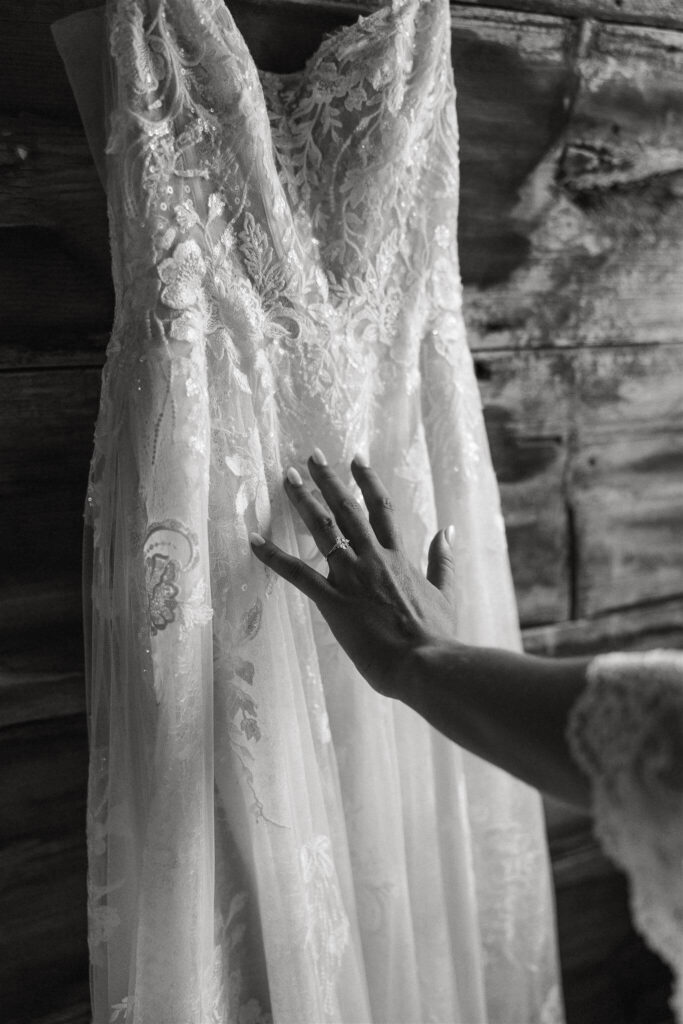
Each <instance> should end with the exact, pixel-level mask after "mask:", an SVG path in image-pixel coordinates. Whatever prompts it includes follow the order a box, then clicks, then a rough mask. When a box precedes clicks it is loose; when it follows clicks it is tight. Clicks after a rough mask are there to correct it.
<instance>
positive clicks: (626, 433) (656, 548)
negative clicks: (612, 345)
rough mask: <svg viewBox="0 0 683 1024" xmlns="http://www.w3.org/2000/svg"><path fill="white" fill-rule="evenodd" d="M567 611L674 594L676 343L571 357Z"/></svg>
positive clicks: (681, 376)
mask: <svg viewBox="0 0 683 1024" xmlns="http://www.w3.org/2000/svg"><path fill="white" fill-rule="evenodd" d="M577 378H578V380H577V406H576V451H575V455H574V457H573V459H572V464H571V480H570V483H569V496H570V501H571V504H572V507H573V511H574V522H575V529H576V536H575V555H576V561H575V570H574V571H575V581H576V614H577V616H579V617H583V616H591V615H594V614H595V613H597V612H604V611H607V610H609V609H615V608H625V607H628V606H634V605H638V604H640V603H646V602H650V601H653V600H661V599H663V598H665V597H669V596H675V595H678V596H680V595H682V594H683V547H682V546H681V543H680V541H681V535H682V526H681V524H682V523H683V347H681V346H677V345H669V346H667V345H661V346H656V347H647V346H645V347H643V348H638V349H628V348H627V349H620V350H613V351H609V350H602V351H596V350H585V349H584V350H583V351H581V353H580V356H579V359H578V369H577Z"/></svg>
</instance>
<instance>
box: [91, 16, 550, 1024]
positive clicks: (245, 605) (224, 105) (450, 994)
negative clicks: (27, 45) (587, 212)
mask: <svg viewBox="0 0 683 1024" xmlns="http://www.w3.org/2000/svg"><path fill="white" fill-rule="evenodd" d="M107 33H108V41H109V49H110V54H111V59H110V60H109V61H108V67H107V86H106V94H107V103H108V115H107V117H108V120H107V133H108V150H107V152H108V156H107V193H108V203H109V217H110V228H111V243H112V257H113V274H114V282H115V288H116V313H115V322H114V327H113V332H112V337H111V342H110V345H109V347H108V351H107V361H106V366H105V370H104V374H103V380H102V396H101V405H100V411H99V417H98V421H97V429H96V437H95V451H94V456H93V460H92V469H91V478H90V485H89V492H88V511H87V521H88V524H89V526H88V532H87V534H86V544H87V555H88V557H87V559H86V562H87V564H88V568H87V569H86V572H87V591H86V605H87V608H88V615H87V616H86V618H89V619H90V621H89V623H88V625H87V635H88V662H89V663H88V667H87V674H88V712H89V728H90V745H91V761H90V782H89V810H88V843H89V938H90V951H91V961H92V995H93V1013H94V1020H95V1022H96V1024H105V1022H110V1021H111V1022H112V1024H122V1022H124V1021H125V1022H128V1024H132V1022H134V1024H228V1022H230V1024H263V1022H266V1021H269V1020H271V1015H272V1019H273V1020H274V1021H275V1022H276V1024H323V1022H327V1021H330V1022H331V1021H339V1022H344V1024H364V1022H386V1024H401V1022H403V1024H427V1022H444V1024H486V1022H491V1024H493V1022H497V1024H536V1022H538V1024H555V1022H558V1021H560V1020H561V1019H562V1011H561V1005H560V1002H561V1001H560V995H559V989H558V981H557V969H556V949H555V937H554V924H553V911H552V896H551V886H550V880H549V870H548V862H547V854H546V848H545V842H544V829H543V820H542V813H541V807H540V802H539V798H538V795H537V794H536V793H535V792H532V791H531V790H530V789H528V788H526V787H525V786H524V785H522V784H520V783H518V782H516V781H513V780H512V779H511V778H509V777H508V776H506V775H505V774H503V773H502V772H500V771H498V770H497V769H494V768H491V767H489V766H486V765H485V764H483V763H482V762H480V761H478V760H476V759H475V758H473V757H471V756H466V755H464V754H463V753H462V752H461V751H460V750H459V749H458V748H456V747H455V746H454V745H452V744H451V743H450V742H448V741H447V740H445V739H444V738H442V737H441V736H440V735H438V734H437V733H436V732H434V731H433V730H432V729H431V728H430V727H429V726H427V725H426V723H425V722H424V721H422V720H421V719H419V718H418V717H417V716H416V715H415V714H414V713H412V712H411V711H410V710H409V709H407V708H406V707H405V706H403V705H400V704H398V703H395V702H392V701H390V700H386V699H383V698H381V697H379V696H378V695H376V694H375V693H374V692H373V691H372V690H371V689H370V687H369V686H368V685H367V684H366V683H365V682H364V681H363V680H362V679H361V678H360V677H359V676H358V674H357V673H356V672H355V670H354V668H353V667H352V665H351V663H350V662H349V661H348V659H347V658H346V656H345V655H344V654H343V653H342V652H341V651H340V650H339V648H338V647H337V645H336V643H335V642H334V640H333V638H332V636H331V634H330V632H329V631H328V629H327V627H326V625H325V623H324V622H323V621H322V620H321V618H320V616H319V615H318V614H317V612H316V609H315V608H314V607H313V606H312V605H311V604H310V603H308V602H307V601H306V600H305V599H304V598H303V597H302V596H301V595H300V594H299V593H298V592H297V591H296V590H295V589H294V588H293V587H291V586H287V585H286V584H285V583H283V582H282V581H278V580H277V579H276V578H274V576H273V575H272V574H271V573H269V572H268V571H266V570H264V567H263V566H262V565H261V564H260V563H258V562H257V561H256V559H254V558H253V556H252V555H251V553H250V548H249V543H248V539H247V538H248V533H249V531H251V530H257V531H259V532H261V533H265V534H268V535H270V536H272V537H273V539H274V540H275V541H276V542H277V543H278V544H280V545H281V546H282V547H284V548H286V549H287V550H290V551H293V552H298V553H299V554H301V556H302V557H305V558H306V559H309V560H310V561H311V562H312V563H314V564H316V565H318V566H321V562H322V560H321V558H320V556H319V555H318V554H317V553H316V551H315V549H314V547H313V545H312V542H311V540H310V537H309V536H308V534H307V531H306V530H305V529H304V528H303V527H302V524H301V523H300V522H299V521H298V519H297V517H296V515H294V514H293V513H292V509H291V507H290V506H289V503H288V502H287V500H286V498H285V497H284V493H283V488H282V479H283V474H284V471H285V470H286V468H287V466H289V465H294V466H297V467H298V468H299V469H300V470H301V471H302V472H303V473H304V475H305V473H306V470H305V462H306V459H307V457H308V455H309V454H310V451H311V449H312V447H313V445H314V444H317V445H319V446H320V447H321V448H322V449H323V450H324V451H325V453H326V454H327V457H328V459H329V461H330V463H331V464H333V465H334V466H335V468H336V469H337V470H338V472H340V473H341V474H342V475H343V477H344V479H346V480H349V479H350V475H349V473H348V462H349V460H350V458H351V456H352V455H353V453H354V452H356V451H360V452H363V453H365V454H366V455H368V456H369V458H370V460H371V462H372V465H373V466H374V467H375V468H376V469H377V470H378V471H379V473H380V474H381V476H382V478H383V480H384V482H385V483H386V485H387V487H388V489H389V491H390V492H391V493H392V495H393V496H394V498H395V500H396V504H397V513H398V517H399V519H400V522H401V524H402V527H403V530H404V534H405V538H406V543H407V546H408V550H409V554H410V556H411V557H412V558H413V559H415V560H416V561H419V562H421V563H422V564H424V562H425V553H426V548H427V544H428V542H429V540H430V538H431V536H432V535H433V533H434V532H435V531H436V529H437V527H438V526H443V525H446V524H448V523H451V522H452V523H454V524H455V527H456V531H457V538H458V539H457V563H458V579H459V586H460V590H459V595H458V600H457V607H456V609H455V612H454V617H453V630H454V634H455V635H457V636H458V637H459V638H461V639H462V640H464V641H470V642H473V643H478V644H491V645H496V646H499V647H501V646H502V647H509V648H518V647H519V642H520V641H519V632H518V625H517V615H516V609H515V600H514V594H513V589H512V585H511V580H510V572H509V566H508V559H507V553H506V543H505V534H504V528H503V520H502V517H501V513H500V506H499V497H498V492H497V487H496V481H495V478H494V475H493V472H492V468H491V461H490V457H489V451H488V446H487V441H486V435H485V432H484V426H483V421H482V414H481V408H480V400H479V395H478V391H477V385H476V380H475V377H474V374H473V367H472V360H471V357H470V354H469V351H468V348H467V344H466V339H465V332H464V327H463V319H462V313H461V287H460V280H459V270H458V254H457V244H456V222H457V207H458V158H457V148H458V135H457V124H456V113H455V94H454V87H453V78H452V69H451V62H450V61H451V58H450V22H449V6H448V3H447V0H427V2H425V0H404V2H395V3H394V4H393V6H391V7H390V6H386V7H383V8H381V9H379V10H377V11H376V12H374V13H373V14H372V15H371V16H369V17H367V18H361V19H359V21H358V22H357V23H356V24H354V25H351V26H350V27H346V28H342V29H341V30H339V31H337V32H335V33H333V34H332V35H331V36H329V37H327V38H326V39H325V40H324V41H323V42H322V44H321V45H320V47H319V48H318V50H317V51H316V53H315V54H314V55H313V57H312V58H311V59H310V60H309V61H308V63H307V65H306V67H305V69H304V70H303V71H301V72H300V73H296V74H289V75H276V74H270V73H264V72H258V71H257V69H256V67H255V65H254V62H253V59H252V57H251V56H250V54H249V52H248V50H247V48H246V46H245V43H244V40H243V39H242V37H241V35H240V33H239V32H238V31H237V29H236V27H235V24H234V22H233V19H232V17H231V15H230V13H229V12H228V10H226V8H225V6H224V5H223V3H222V2H219V0H110V2H109V3H108V6H107ZM90 561H92V566H91V567H90V565H89V563H90Z"/></svg>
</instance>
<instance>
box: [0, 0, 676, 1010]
mask: <svg viewBox="0 0 683 1024" xmlns="http://www.w3.org/2000/svg"><path fill="white" fill-rule="evenodd" d="M91 6H93V4H92V2H90V0H4V3H3V5H2V7H1V8H0V325H1V330H0V527H1V528H0V566H1V567H2V571H1V573H0V759H1V767H2V771H0V807H1V808H2V816H1V817H0V928H1V930H0V1000H2V1002H1V1003H0V1018H2V1019H3V1020H5V1021H8V1022H9V1021H13V1022H19V1021H22V1022H23V1021H34V1022H38V1021H42V1022H43V1024H48V1021H49V1022H53V1024H56V1022H57V1021H63V1022H67V1021H68V1022H70V1024H76V1022H77V1021H78V1022H82V1021H83V1022H84V1021H86V1020H87V1019H88V1001H87V951H86V947H85V938H84V936H85V924H84V914H85V908H84V903H85V893H84V877H85V850H84V837H83V831H84V784H85V769H86V735H85V723H84V705H83V690H82V660H81V650H80V595H79V556H80V532H81V523H82V521H81V506H82V500H83V491H84V485H85V479H86V472H87V464H88V458H89V452H90V445H91V438H92V427H93V420H94V415H95V410H96V403H97V395H98V386H99V372H100V368H101V365H102V359H103V352H104V346H105V344H106V337H107V330H108V328H109V325H110V322H111V316H112V291H111V281H110V276H109V248H108V241H107V228H106V209H105V201H104V196H103V193H102V190H101V187H100V184H99V181H98V179H97V176H96V173H95V170H94V166H93V164H92V161H91V158H90V155H89V151H88V148H87V144H86V142H85V138H84V134H83V130H82V127H81V125H80V121H79V118H78V113H77V110H76V106H75V103H74V100H73V97H72V94H71V91H70V88H69V85H68V82H67V80H66V76H65V74H64V71H63V68H62V65H61V62H60V60H59V57H58V55H57V52H56V50H55V47H54V44H53V41H52V37H51V35H50V32H49V24H50V22H51V21H53V20H55V19H57V18H59V17H61V16H63V15H66V14H68V13H71V12H73V11H76V10H80V9H83V8H87V7H91ZM230 7H231V9H232V10H233V12H234V13H235V16H236V18H237V20H238V22H239V24H240V27H242V29H243V31H244V34H245V36H246V38H247V41H248V43H249V44H250V46H251V48H252V51H253V53H254V55H255V57H256V59H257V62H258V63H259V64H260V65H261V66H262V67H265V68H268V69H271V70H281V71H287V70H293V69H295V68H297V67H299V66H301V64H302V63H303V61H304V60H305V58H306V57H307V56H308V55H309V54H310V52H312V50H313V49H314V48H315V46H316V45H317V43H318V41H319V40H320V37H321V35H322V33H323V32H324V31H326V30H328V29H330V28H333V27H334V26H335V25H337V24H339V23H341V22H343V21H349V20H351V19H352V18H353V17H355V16H356V15H357V13H358V12H359V11H363V10H364V9H365V8H364V7H363V5H362V4H354V3H345V4H342V3H337V2H336V0H258V2H257V0H253V2H251V3H250V2H249V0H239V2H237V0H235V2H231V3H230ZM452 25H453V32H452V41H453V62H454V72H455V78H456V84H457V87H458V96H459V99H458V111H459V117H460V125H461V155H462V196H463V202H462V211H461V217H460V225H459V232H460V243H461V254H462V265H463V275H464V280H465V284H466V300H467V319H468V325H469V337H470V342H471V345H472V348H473V349H474V351H475V357H476V365H477V372H478V376H479V380H480V384H481V389H482V395H483V400H484V405H485V412H486V421H487V426H488V430H489V437H490V441H491V445H492V450H493V456H494V461H495V465H496V469H497V472H498V476H499V480H500V483H501V488H502V494H503V501H504V508H505V515H506V523H507V529H508V537H509V542H510V550H511V557H512V562H513V569H514V574H515V580H516V584H517V591H518V597H519V603H520V611H521V616H522V622H523V625H524V627H525V642H526V646H527V648H528V649H529V650H531V651H534V652H538V653H553V654H564V653H571V652H585V653H588V652H593V651H598V650H606V649H610V648H619V647H621V648H645V647H652V646H683V544H681V539H682V538H683V530H682V529H681V523H682V522H683V472H682V470H683V336H682V335H683V331H682V330H681V325H683V286H682V285H683V10H681V7H680V4H679V3H678V0H499V2H497V3H493V2H487V0H465V2H461V3H457V4H453V5H452ZM548 817H549V823H550V838H551V849H552V851H553V861H554V870H555V879H556V883H557V896H558V909H559V926H560V934H561V945H562V955H563V967H564V971H565V987H566V997H567V1004H568V1010H569V1017H570V1022H571V1024H593V1022H595V1024H598V1022H600V1024H609V1022H613V1024H627V1022H632V1024H636V1022H639V1021H642V1022H645V1021H647V1022H648V1024H658V1022H660V1021H664V1020H665V1019H666V1006H665V1000H666V991H667V985H668V979H667V975H666V972H664V970H663V968H661V966H660V965H659V962H658V961H656V959H655V958H654V957H651V956H649V955H647V954H646V953H645V952H644V950H643V947H642V945H641V944H640V943H639V941H638V940H637V939H636V938H635V936H634V934H633V932H632V929H631V927H630V924H629V921H628V913H627V908H626V896H625V889H624V882H623V879H622V878H621V876H619V875H618V874H617V873H616V872H615V871H614V870H613V869H612V868H611V867H610V866H609V865H608V864H607V863H606V862H605V860H604V858H602V857H601V856H600V854H599V852H598V851H597V848H596V846H595V843H594V841H593V840H592V839H591V836H590V828H589V825H588V823H587V822H586V821H585V820H584V819H581V818H578V817H577V816H575V815H570V814H568V813H567V812H566V810H564V809H562V808H559V807H558V806H555V805H552V806H551V805H549V806H548Z"/></svg>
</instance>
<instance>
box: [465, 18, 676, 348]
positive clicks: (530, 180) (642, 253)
mask: <svg viewBox="0 0 683 1024" xmlns="http://www.w3.org/2000/svg"><path fill="white" fill-rule="evenodd" d="M580 43H581V45H580V46H578V47H577V50H576V54H575V57H574V59H573V68H574V74H575V76H576V83H577V86H576V91H575V95H574V98H573V101H572V105H571V109H570V110H569V111H568V112H567V116H566V119H565V123H564V124H563V125H562V127H561V130H560V131H558V132H557V133H556V135H555V138H554V139H553V141H552V143H551V144H550V145H549V147H548V150H547V152H546V153H545V155H544V156H543V157H542V159H540V160H539V161H538V162H537V163H536V164H535V166H534V167H533V168H532V169H530V171H529V173H528V174H527V176H526V178H525V180H524V181H523V182H520V183H519V187H518V190H517V199H516V202H515V203H514V204H511V205H510V206H509V207H508V209H507V210H506V211H505V217H504V220H505V221H506V222H507V223H508V224H509V225H514V226H515V227H516V229H517V231H518V232H519V234H520V237H521V238H524V239H526V241H527V243H528V251H527V252H526V253H525V256H524V259H523V260H521V261H520V263H519V265H518V266H517V267H516V268H515V269H514V270H513V272H512V273H511V274H510V276H509V277H508V278H507V280H505V281H502V282H501V283H500V284H497V285H494V286H492V287H481V286H478V285H477V284H476V283H473V284H472V285H471V286H470V287H469V288H468V289H467V317H468V324H469V328H470V339H471V341H472V344H473V345H474V347H477V346H482V347H490V346H501V347H515V346H520V347H522V346H527V345H532V346H533V345H543V346H547V345H598V344H601V345H604V344H628V343H645V342H647V343H651V342H655V341H659V342H666V341H673V342H680V341H681V340H683V339H682V337H681V335H682V332H681V324H682V323H683V289H681V287H680V281H681V275H682V274H683V141H682V140H683V34H682V33H679V32H662V31H657V30H654V29H646V28H630V27H625V26H610V25H594V26H593V28H592V31H590V32H584V34H583V37H582V39H581V41H580Z"/></svg>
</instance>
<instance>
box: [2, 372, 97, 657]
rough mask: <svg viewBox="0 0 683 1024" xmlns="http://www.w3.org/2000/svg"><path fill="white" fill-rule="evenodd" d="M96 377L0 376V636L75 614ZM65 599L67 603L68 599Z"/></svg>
mask: <svg viewBox="0 0 683 1024" xmlns="http://www.w3.org/2000/svg"><path fill="white" fill-rule="evenodd" d="M99 376H100V375H99V372H98V371H97V370H94V369H88V370H53V371H49V372H37V371H33V372H25V373H4V374H0V561H1V562H2V566H3V574H2V587H1V588H0V634H1V635H2V637H3V642H6V640H7V636H8V634H9V635H10V636H11V635H12V634H13V633H15V632H16V631H17V630H20V629H21V628H22V625H25V626H26V627H29V626H30V625H32V624H37V623H38V622H42V625H43V628H45V629H46V630H47V629H49V628H51V626H52V625H54V626H55V627H56V626H57V625H58V624H59V623H60V622H62V623H63V621H64V616H65V615H67V614H68V615H69V616H70V620H71V621H73V616H74V613H76V614H77V613H78V604H77V602H76V601H75V595H76V592H77V587H78V582H79V577H80V552H81V534H82V528H83V520H82V510H83V503H84V500H85V488H86V482H87V472H88V463H89V459H90V453H91V443H92V442H91V438H92V428H93V423H94V418H95V413H96V409H97V401H98V393H99ZM67 598H68V600H67Z"/></svg>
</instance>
